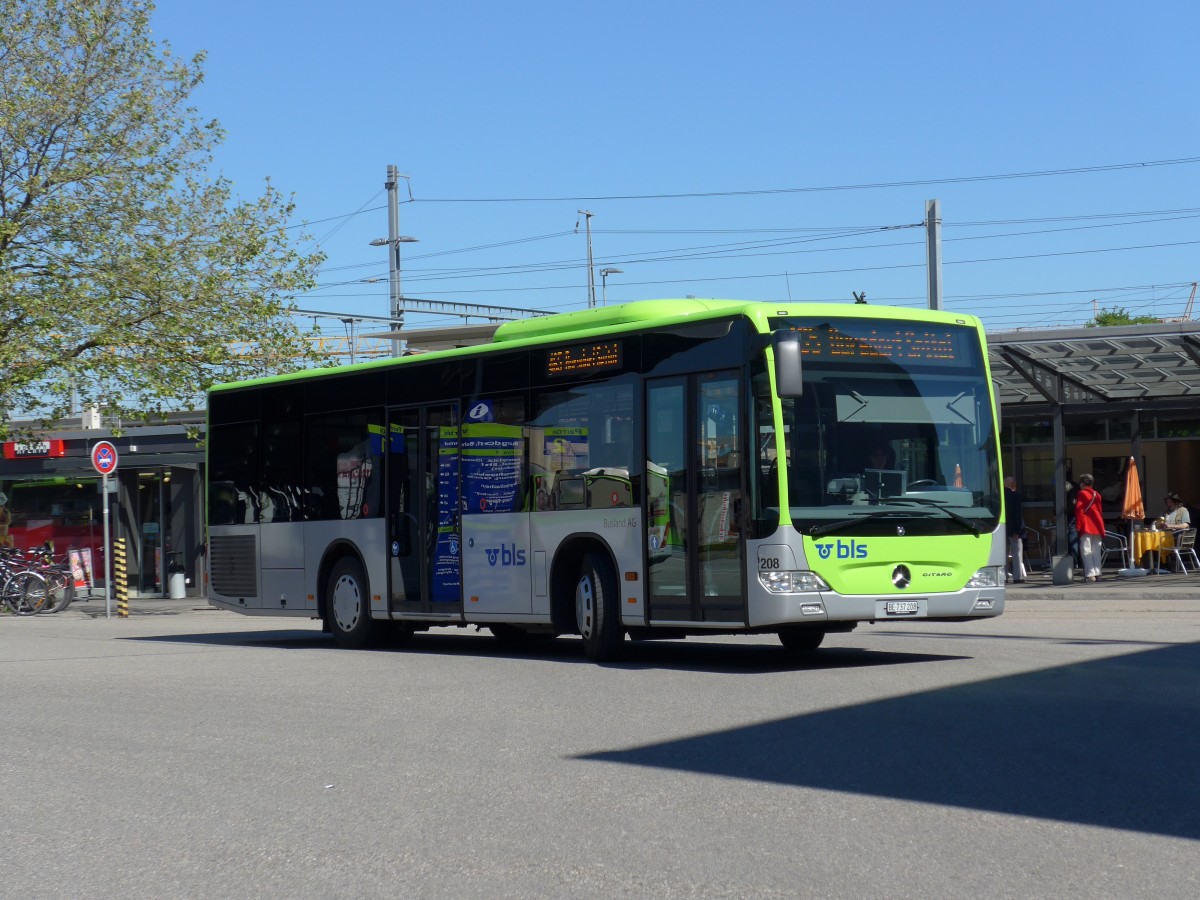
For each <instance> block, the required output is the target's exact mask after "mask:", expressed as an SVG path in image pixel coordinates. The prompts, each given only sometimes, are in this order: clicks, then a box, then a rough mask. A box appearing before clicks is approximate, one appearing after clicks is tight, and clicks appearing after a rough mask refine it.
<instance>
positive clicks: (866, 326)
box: [775, 320, 972, 366]
mask: <svg viewBox="0 0 1200 900" xmlns="http://www.w3.org/2000/svg"><path fill="white" fill-rule="evenodd" d="M839 326H840V327H839ZM775 327H784V328H789V329H791V330H792V331H794V332H796V333H797V334H799V335H800V354H801V356H803V357H816V358H819V359H828V360H843V361H847V362H849V361H855V362H896V363H901V364H913V363H916V364H926V365H952V366H955V365H965V364H968V363H969V362H970V361H971V360H972V356H971V354H970V351H969V350H968V349H967V348H968V347H969V346H970V344H969V343H966V342H967V341H969V339H970V337H971V334H972V332H971V331H970V330H968V329H965V328H952V327H947V326H940V325H925V324H918V323H914V322H898V323H895V324H893V323H890V322H870V323H867V322H846V323H841V322H839V323H836V324H835V323H832V322H821V323H819V324H818V323H813V324H809V323H807V322H806V323H803V324H802V323H799V322H796V321H795V320H781V321H780V322H779V324H778V325H776V326H775Z"/></svg>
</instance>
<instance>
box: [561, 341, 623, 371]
mask: <svg viewBox="0 0 1200 900" xmlns="http://www.w3.org/2000/svg"><path fill="white" fill-rule="evenodd" d="M619 368H621V342H620V341H597V342H596V343H594V344H576V345H575V346H574V347H560V348H558V349H557V350H549V351H547V353H546V375H547V376H549V377H553V378H559V377H562V376H564V375H581V374H583V373H584V372H595V371H598V370H600V369H619Z"/></svg>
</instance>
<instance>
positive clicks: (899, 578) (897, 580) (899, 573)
mask: <svg viewBox="0 0 1200 900" xmlns="http://www.w3.org/2000/svg"><path fill="white" fill-rule="evenodd" d="M911 582H912V573H911V572H909V571H908V566H896V568H894V569H892V584H894V585H895V586H896V587H898V588H906V587H908V585H909V584H910V583H911Z"/></svg>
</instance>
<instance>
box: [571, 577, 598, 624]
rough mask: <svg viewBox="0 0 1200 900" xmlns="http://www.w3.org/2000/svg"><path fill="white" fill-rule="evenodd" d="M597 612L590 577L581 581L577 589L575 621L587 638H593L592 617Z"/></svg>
mask: <svg viewBox="0 0 1200 900" xmlns="http://www.w3.org/2000/svg"><path fill="white" fill-rule="evenodd" d="M595 612H596V597H595V594H594V593H593V591H592V580H591V579H590V578H588V577H586V576H585V577H583V578H580V579H579V585H578V587H576V588H575V620H576V621H577V622H578V623H579V633H580V634H581V635H583V636H584V637H585V638H589V637H591V636H592V617H593V616H594V615H595Z"/></svg>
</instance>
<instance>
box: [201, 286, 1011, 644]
mask: <svg viewBox="0 0 1200 900" xmlns="http://www.w3.org/2000/svg"><path fill="white" fill-rule="evenodd" d="M207 446H208V464H207V482H208V484H207V487H208V564H209V598H210V602H211V603H212V604H214V605H215V606H217V607H220V608H222V609H232V610H236V611H238V612H243V613H247V614H251V615H270V616H297V617H312V618H316V619H319V620H321V621H322V623H323V625H324V627H325V628H326V629H327V630H328V631H330V632H331V633H332V635H333V637H334V638H335V639H336V641H337V642H338V643H339V644H341V645H343V646H347V647H362V646H366V645H368V644H375V643H378V642H379V641H390V642H392V643H403V642H406V641H408V640H409V639H410V638H411V637H412V635H413V634H414V633H415V632H418V631H424V630H428V629H429V628H431V627H439V626H468V625H480V626H484V627H488V628H490V629H491V631H492V632H493V633H494V634H495V636H496V637H497V638H499V639H501V640H517V639H523V638H526V637H532V636H535V635H545V636H554V635H576V634H577V635H580V636H581V637H582V641H583V647H584V649H585V651H586V654H587V656H588V657H589V658H591V659H593V660H597V661H602V660H612V659H616V658H618V657H619V656H620V654H621V652H622V647H623V646H624V642H625V638H626V637H627V636H628V637H630V638H633V639H649V638H675V637H685V636H687V635H713V634H748V633H749V634H759V633H773V634H778V636H779V640H780V641H781V643H782V645H783V647H784V648H785V649H787V650H789V651H791V652H794V653H797V654H804V653H809V652H811V651H813V650H816V649H817V647H818V646H820V644H821V642H822V640H823V638H824V636H825V635H826V634H827V633H830V632H845V631H850V630H852V629H853V628H854V627H855V626H856V625H857V624H858V623H860V622H877V621H882V620H887V621H916V622H924V621H929V620H938V621H966V620H970V619H974V618H979V617H987V616H996V615H999V614H1000V613H1001V612H1002V610H1003V608H1004V571H1003V567H1004V563H1005V556H1006V549H1007V548H1006V542H1005V540H1004V523H1003V519H1002V508H1001V504H1002V499H1001V498H1002V492H1001V483H1002V481H1001V472H1000V458H999V452H998V446H999V445H998V435H997V416H996V407H995V400H994V397H993V395H992V389H991V379H990V376H989V372H988V366H987V353H986V345H985V341H984V335H983V330H982V327H981V325H980V323H979V321H978V320H977V319H975V318H973V317H971V316H966V315H961V314H956V313H945V312H933V311H921V310H905V309H898V308H889V307H879V306H868V305H862V304H854V305H851V304H846V305H840V304H803V303H797V304H791V303H780V304H769V303H748V302H736V301H725V300H648V301H641V302H637V303H630V304H625V305H621V306H612V307H601V308H598V309H588V310H584V311H580V312H573V313H566V314H562V315H555V316H546V317H544V318H533V319H526V320H522V321H516V322H508V323H505V324H503V325H501V326H499V327H498V328H497V330H496V332H495V335H494V337H493V340H492V342H491V343H489V344H486V345H481V346H473V347H464V348H457V349H453V350H445V351H439V352H431V353H426V354H414V355H409V356H405V357H402V358H394V359H384V360H376V361H372V362H368V363H363V364H360V365H352V366H347V367H340V368H334V369H323V370H318V371H305V372H297V373H294V374H291V375H285V376H280V377H276V378H267V379H259V380H254V381H246V382H240V383H235V384H226V385H220V386H217V387H215V388H213V389H212V391H211V392H210V393H209V397H208V430H207Z"/></svg>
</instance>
